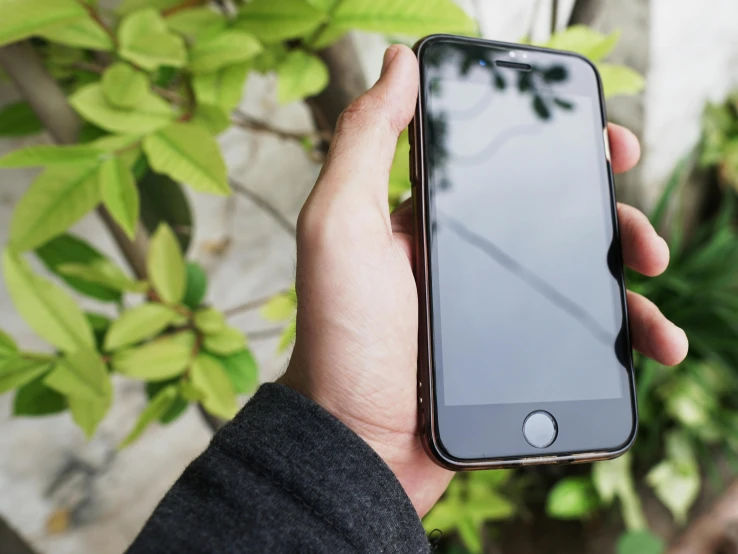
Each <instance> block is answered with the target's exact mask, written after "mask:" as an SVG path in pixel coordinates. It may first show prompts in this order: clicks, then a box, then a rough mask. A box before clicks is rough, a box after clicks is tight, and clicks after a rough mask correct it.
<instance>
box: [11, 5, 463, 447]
mask: <svg viewBox="0 0 738 554" xmlns="http://www.w3.org/2000/svg"><path fill="white" fill-rule="evenodd" d="M226 4H227V5H226ZM229 6H230V8H234V9H229ZM352 29H363V30H366V31H376V32H387V33H393V34H394V33H397V34H403V35H415V36H417V35H422V34H427V33H433V32H441V31H443V32H459V33H473V32H474V31H475V24H474V23H473V22H472V21H471V20H470V19H469V18H468V17H467V16H466V15H465V14H464V12H463V11H461V10H460V9H459V8H457V7H456V6H455V5H454V4H453V3H452V2H450V1H449V0H432V1H430V2H427V1H420V0H413V1H408V2H402V3H396V2H388V1H380V2H377V1H367V0H309V1H308V0H252V1H249V2H232V3H231V2H227V3H222V2H221V3H218V2H208V1H205V0H200V1H197V0H195V1H193V0H123V1H121V2H120V3H119V4H118V5H117V7H116V8H115V9H114V10H112V11H109V10H106V9H104V8H103V7H101V6H100V5H98V2H97V1H95V0H0V46H3V45H8V44H10V43H13V42H17V41H21V40H25V39H30V40H31V42H30V45H31V46H32V50H30V51H29V50H28V49H27V47H24V48H26V50H22V49H15V50H7V49H4V50H6V52H7V54H2V53H1V52H0V54H2V56H5V57H0V60H4V64H3V65H4V66H5V69H6V70H7V74H8V75H9V76H10V77H12V78H13V79H14V80H15V81H16V82H19V81H22V79H23V78H24V76H25V74H24V68H21V69H20V70H18V68H15V70H14V68H13V63H14V62H15V63H17V62H18V60H17V58H16V59H12V58H10V57H9V56H18V55H23V56H25V58H24V59H23V61H24V62H29V63H33V62H35V61H36V60H38V59H39V58H40V60H41V65H40V69H41V74H42V75H43V74H45V75H47V76H48V75H50V76H51V77H49V78H48V79H47V80H46V82H44V83H42V84H43V86H45V87H46V88H47V90H45V91H38V92H39V94H43V93H44V92H46V93H51V94H53V93H56V94H59V91H60V90H61V91H62V92H63V95H64V96H66V101H67V102H68V105H69V106H71V108H72V109H73V110H74V112H72V111H71V110H68V109H67V108H66V107H65V110H67V112H68V113H67V115H68V116H69V117H67V118H66V121H62V122H60V119H64V118H56V119H55V116H54V114H52V115H49V114H47V113H43V109H42V108H43V102H44V101H45V99H43V100H39V99H38V98H34V95H33V90H32V89H33V88H34V86H31V87H21V90H23V91H24V92H25V93H26V94H25V95H24V99H23V100H21V101H19V102H16V103H13V104H11V105H8V106H6V107H4V108H3V109H2V110H0V136H25V135H30V134H34V133H38V132H40V131H41V130H43V129H44V128H48V129H49V130H50V131H51V134H52V135H53V136H54V137H55V138H56V139H57V140H59V141H61V142H62V144H58V145H42V146H32V147H28V148H22V149H18V150H16V151H14V152H11V153H10V154H8V155H7V156H5V157H4V158H2V159H1V160H0V168H18V167H40V168H42V172H41V173H40V175H39V177H38V178H37V179H36V180H35V181H34V182H33V184H32V185H31V187H30V188H29V190H28V192H27V193H26V194H25V195H24V196H23V198H22V199H21V200H20V202H19V203H18V205H17V206H16V207H15V210H14V213H13V216H12V221H11V222H10V241H9V244H8V245H6V249H5V253H4V255H3V270H4V276H5V283H6V286H7V287H8V291H9V292H10V295H11V298H12V300H13V303H14V305H15V307H16V309H17V310H18V312H19V313H20V314H21V316H22V317H23V318H24V319H25V320H26V322H27V323H28V325H29V326H30V327H31V328H32V329H33V330H34V331H36V333H37V334H38V335H39V336H40V337H42V338H43V339H45V340H46V341H47V342H48V343H49V345H50V347H51V348H50V350H51V352H50V353H47V352H44V353H41V352H29V351H25V350H23V349H21V348H19V347H18V346H17V345H16V344H15V342H14V341H13V339H12V338H11V337H9V336H8V335H7V334H5V333H2V334H0V392H6V391H10V390H15V391H16V394H15V401H14V413H15V415H20V416H31V415H33V416H39V415H45V414H51V413H58V412H60V411H63V410H66V409H68V410H69V411H70V412H71V415H72V417H73V418H74V420H75V421H76V422H77V424H78V425H79V426H80V427H81V428H82V430H83V431H84V432H85V434H86V435H87V436H88V437H89V436H91V435H92V434H93V433H94V432H95V429H96V428H97V426H98V424H99V422H100V421H101V420H102V418H103V417H104V416H105V414H106V412H107V410H108V408H109V407H110V404H111V402H112V396H113V388H112V386H111V377H112V374H119V375H123V376H125V377H127V378H130V379H134V380H139V381H142V382H145V383H146V391H147V394H148V396H149V398H150V402H149V404H148V406H147V407H146V408H145V410H144V411H143V412H142V414H141V416H140V418H139V421H138V422H137V423H136V425H135V426H134V427H133V429H132V430H131V432H130V434H129V435H128V437H127V438H126V439H125V440H124V442H123V445H125V444H128V443H130V442H131V441H133V440H135V439H136V437H138V436H139V435H140V433H141V432H142V431H143V430H144V428H145V427H146V425H147V424H149V423H151V422H152V421H155V420H159V421H161V422H163V423H168V422H170V421H173V420H174V419H175V418H176V417H177V416H178V415H179V414H181V413H182V411H183V410H184V409H185V407H186V406H187V405H188V404H189V403H190V402H198V403H199V404H201V406H202V407H203V408H204V410H206V411H207V412H209V413H210V414H212V415H214V416H217V417H220V418H229V417H231V416H232V415H233V414H234V413H235V411H236V406H237V403H236V396H237V395H238V394H248V393H251V392H253V390H254V389H255V387H256V385H257V383H258V375H257V367H256V363H255V361H254V358H253V356H252V354H251V351H250V350H249V348H248V344H247V341H246V338H245V336H244V334H243V333H242V332H241V331H239V330H238V329H235V328H233V327H232V326H230V325H228V323H227V321H226V314H225V313H224V312H223V311H220V310H219V309H217V308H216V307H214V306H211V305H209V304H207V302H206V301H205V297H206V292H207V290H206V289H207V278H206V276H205V273H204V271H203V270H202V268H201V267H199V266H198V265H197V264H194V263H187V262H186V261H185V260H186V258H185V256H186V252H187V249H188V246H189V242H190V237H191V235H192V227H193V222H192V215H191V211H190V209H189V206H188V203H187V200H186V197H185V195H184V194H183V192H182V188H181V184H186V185H187V186H189V187H191V188H192V189H193V190H196V191H200V192H205V193H211V194H218V195H227V194H230V192H231V188H230V185H229V180H228V175H227V171H226V166H225V163H224V161H223V158H222V155H221V152H220V149H219V147H218V144H217V142H216V140H215V136H216V135H217V134H218V133H220V132H221V131H223V130H225V129H226V128H227V127H229V125H230V124H231V117H232V116H231V111H232V110H233V109H234V108H235V107H236V105H237V104H238V103H239V102H240V100H241V96H242V93H243V87H244V82H245V80H246V78H247V76H248V75H249V73H251V72H260V73H266V72H274V73H276V75H277V79H278V91H277V96H278V99H279V101H280V102H282V103H286V102H293V101H299V100H302V99H304V98H306V97H308V96H312V95H315V94H317V93H319V92H320V91H321V90H322V89H323V88H325V86H326V85H327V84H328V80H329V73H328V69H327V67H326V65H325V63H324V62H323V61H322V60H321V59H320V57H319V56H318V55H317V52H318V50H319V49H321V48H324V47H325V46H327V45H329V44H331V43H332V42H335V41H336V40H338V39H339V38H341V37H342V36H343V35H344V34H345V33H346V32H347V31H349V30H352ZM26 84H27V83H26ZM38 84H39V83H35V85H38ZM29 90H30V92H29ZM64 96H62V100H64ZM62 104H63V102H62ZM62 107H64V106H62ZM61 111H62V112H63V111H64V110H61ZM238 117H239V118H237V119H238V121H239V123H240V124H245V125H247V126H248V125H251V126H252V127H255V128H259V129H262V128H264V127H266V126H265V125H264V124H263V123H261V122H253V121H246V122H244V121H243V117H242V114H239V116H238ZM78 120H81V121H82V122H83V125H82V127H81V129H80V130H79V132H78V131H77V129H76V121H78ZM70 121H71V123H70ZM267 128H268V127H267ZM299 138H300V139H301V141H302V142H306V143H307V145H306V146H307V147H308V149H312V148H314V146H315V145H314V142H315V137H312V136H308V137H299ZM95 208H98V210H99V211H100V212H101V214H102V215H103V217H104V219H105V221H106V222H107V224H108V226H109V228H110V230H111V232H113V234H114V235H115V236H116V239H117V242H118V244H119V245H120V246H121V247H122V249H123V251H124V253H125V254H126V258H127V259H128V261H129V265H131V270H132V271H133V275H134V276H131V275H130V274H129V273H128V272H127V271H126V270H124V269H123V268H120V267H118V266H117V265H116V264H115V263H114V262H113V261H112V260H110V259H109V258H107V257H106V256H104V255H103V254H102V253H100V252H98V251H97V250H95V249H94V248H93V247H91V246H90V245H89V244H87V243H86V242H85V241H84V240H82V239H81V238H79V237H75V236H73V235H70V234H68V233H67V230H68V229H69V227H70V226H72V225H73V224H74V223H75V222H77V221H78V220H79V219H80V218H82V217H83V216H84V215H86V214H87V213H89V212H90V211H92V210H93V209H95ZM148 233H152V236H151V239H150V241H149V244H148V248H147V247H146V246H145V242H146V235H147V234H148ZM27 253H33V254H34V255H35V256H36V258H38V259H39V260H40V261H41V263H42V264H43V265H44V266H46V268H47V270H48V271H49V272H50V273H51V274H52V276H53V279H49V278H46V277H42V276H40V275H38V274H36V272H35V271H34V270H33V269H32V265H31V264H30V263H29V260H28V259H27V255H26V254H27ZM70 290H71V291H73V292H74V293H76V294H79V295H83V296H87V297H90V298H92V299H94V300H96V301H98V302H100V303H102V304H108V305H110V306H112V309H111V308H105V313H108V314H110V313H112V312H115V315H114V316H113V317H108V316H103V315H101V314H100V313H97V312H86V311H83V309H82V308H81V307H80V306H79V305H78V304H77V301H76V300H75V299H74V298H73V296H72V295H70ZM295 303H296V299H295V296H294V290H292V291H287V292H285V293H280V294H279V295H278V296H276V297H274V298H272V299H271V300H269V301H268V302H266V303H265V304H264V306H263V310H262V313H263V315H264V317H265V318H266V319H267V320H270V321H277V322H280V323H283V324H284V325H285V330H284V332H283V337H282V339H281V341H280V349H285V348H287V347H288V346H289V345H290V343H291V341H292V339H293V336H294V309H295ZM257 307H258V306H257Z"/></svg>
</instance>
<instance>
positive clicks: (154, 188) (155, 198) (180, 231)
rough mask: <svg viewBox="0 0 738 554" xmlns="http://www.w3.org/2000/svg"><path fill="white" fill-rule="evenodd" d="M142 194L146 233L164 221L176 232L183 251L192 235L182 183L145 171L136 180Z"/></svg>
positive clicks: (142, 212)
mask: <svg viewBox="0 0 738 554" xmlns="http://www.w3.org/2000/svg"><path fill="white" fill-rule="evenodd" d="M136 185H137V186H138V195H139V197H140V198H141V220H142V221H143V224H144V227H146V230H147V231H148V232H149V233H154V232H155V231H156V230H157V229H158V228H159V225H160V224H162V223H166V224H167V225H169V226H170V227H171V228H172V230H174V232H175V234H176V235H177V241H178V242H179V246H180V248H181V249H182V252H187V248H188V247H189V245H190V239H191V238H192V211H191V210H190V204H189V202H188V201H187V197H186V196H185V194H184V192H183V190H182V186H181V185H180V184H179V183H176V182H174V181H173V180H172V179H171V178H170V177H168V176H167V175H162V174H160V173H154V172H153V171H146V173H145V174H144V176H143V177H142V178H141V179H139V180H138V181H137V183H136Z"/></svg>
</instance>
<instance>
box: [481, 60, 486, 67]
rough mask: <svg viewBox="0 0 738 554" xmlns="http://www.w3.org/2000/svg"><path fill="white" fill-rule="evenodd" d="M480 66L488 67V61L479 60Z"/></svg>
mask: <svg viewBox="0 0 738 554" xmlns="http://www.w3.org/2000/svg"><path fill="white" fill-rule="evenodd" d="M479 65H481V66H485V65H487V60H479Z"/></svg>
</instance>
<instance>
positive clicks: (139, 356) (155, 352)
mask: <svg viewBox="0 0 738 554" xmlns="http://www.w3.org/2000/svg"><path fill="white" fill-rule="evenodd" d="M183 334H184V333H183ZM190 335H192V334H191V333H190ZM191 338H192V339H193V341H194V335H192V336H191ZM191 356H192V347H191V346H190V345H189V344H187V342H185V341H184V340H178V339H174V338H166V339H160V340H156V341H154V342H151V343H149V344H146V345H144V346H139V347H136V348H129V349H126V350H120V351H118V352H116V353H115V354H113V358H112V366H113V369H114V370H115V371H118V372H119V373H122V374H123V375H126V376H127V377H131V378H134V379H142V380H144V381H162V380H164V379H171V378H172V377H177V376H179V375H182V374H183V373H184V372H185V370H186V369H187V366H188V365H189V364H190V358H191Z"/></svg>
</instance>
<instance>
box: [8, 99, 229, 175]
mask: <svg viewBox="0 0 738 554" xmlns="http://www.w3.org/2000/svg"><path fill="white" fill-rule="evenodd" d="M191 121H192V123H195V124H197V125H200V126H201V127H202V128H204V129H206V130H207V131H208V132H209V133H210V134H211V135H219V134H220V133H222V132H223V131H225V130H226V129H228V127H230V126H231V118H230V117H229V116H228V114H227V113H226V112H225V111H223V109H222V108H220V107H219V106H211V105H208V104H198V106H197V108H195V113H194V115H193V116H192V120H191ZM1 161H2V160H0V162H1Z"/></svg>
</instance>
